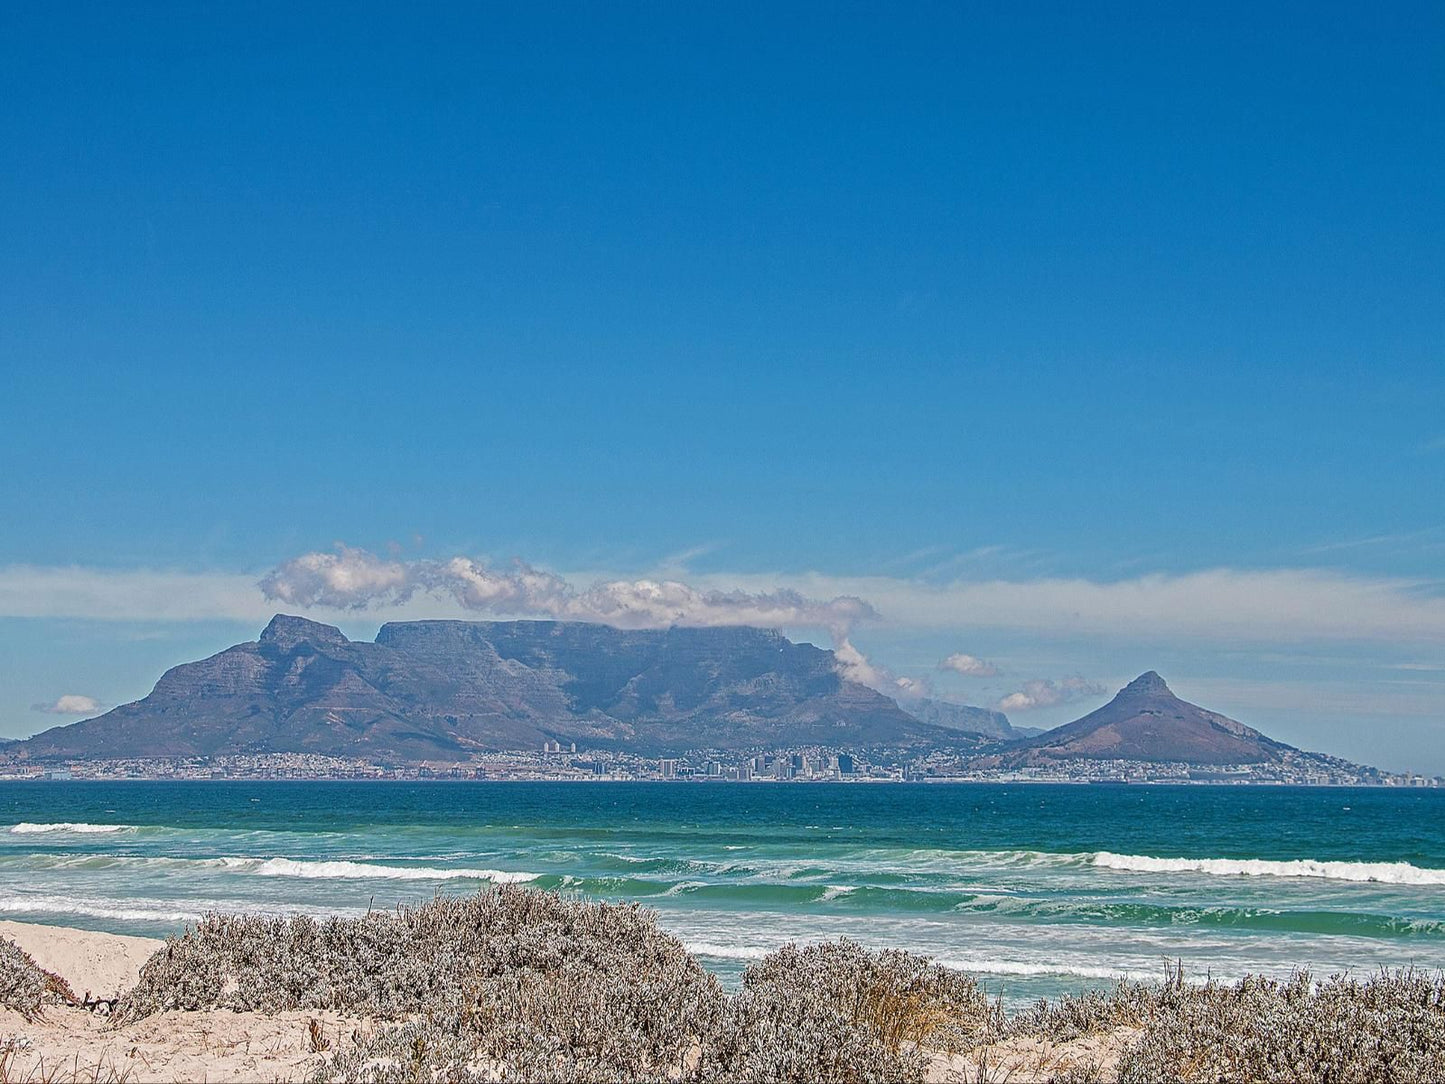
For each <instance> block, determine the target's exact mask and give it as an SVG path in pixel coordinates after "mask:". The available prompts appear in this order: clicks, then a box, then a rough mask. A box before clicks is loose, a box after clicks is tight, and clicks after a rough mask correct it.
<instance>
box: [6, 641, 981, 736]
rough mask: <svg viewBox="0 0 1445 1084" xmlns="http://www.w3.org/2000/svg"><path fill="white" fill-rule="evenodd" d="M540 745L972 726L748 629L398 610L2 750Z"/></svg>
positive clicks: (224, 664) (188, 674)
mask: <svg viewBox="0 0 1445 1084" xmlns="http://www.w3.org/2000/svg"><path fill="white" fill-rule="evenodd" d="M547 740H557V741H561V742H571V741H575V742H577V743H578V745H579V746H582V747H595V748H627V749H632V750H635V751H639V752H663V751H675V750H682V749H696V748H716V749H746V748H752V747H787V746H801V745H826V746H839V745H852V746H866V745H893V746H908V745H960V744H963V745H967V744H970V743H971V742H974V741H976V740H977V739H971V738H969V737H968V736H967V735H963V734H960V733H958V732H957V731H953V730H949V729H946V728H944V727H939V726H932V725H929V724H928V723H926V722H920V721H919V720H917V719H915V718H914V717H913V716H911V715H909V714H908V713H906V712H904V711H902V710H901V709H900V708H899V707H898V705H897V704H895V703H894V702H893V701H892V700H890V699H888V698H887V697H885V696H883V695H882V694H880V693H878V692H875V691H874V690H872V689H869V688H867V687H866V686H863V685H859V684H857V683H855V682H851V681H847V680H845V679H844V678H842V677H841V676H840V674H839V673H838V667H837V663H836V660H835V659H834V657H833V653H832V652H831V651H825V650H822V649H820V648H817V647H814V646H812V645H811V644H795V643H792V642H791V641H789V640H788V639H786V638H785V637H783V636H782V635H780V634H778V633H776V632H766V631H763V630H760V629H752V628H719V629H684V628H678V629H666V630H646V631H627V630H620V629H615V628H611V627H609V626H606V625H593V624H583V623H575V622H554V621H513V622H467V621H416V622H393V623H390V624H387V625H385V626H383V627H382V629H381V631H380V632H379V633H378V635H377V638H376V642H375V643H366V642H360V641H355V642H354V641H351V640H348V639H347V638H346V637H345V636H344V635H342V633H341V632H340V630H338V629H336V628H333V627H331V626H330V625H323V624H319V623H317V622H314V621H308V620H306V619H304V618H299V617H288V616H285V615H277V616H276V617H275V618H273V619H272V621H271V623H270V624H269V625H267V626H266V629H265V631H264V632H262V634H261V637H260V639H259V640H256V641H253V642H249V643H244V644H238V645H236V646H235V647H232V648H228V649H227V650H225V651H223V652H221V653H219V654H217V655H214V656H212V657H211V658H209V659H204V660H201V661H199V662H194V663H187V664H184V665H182V666H177V667H175V668H174V669H172V670H169V671H167V672H166V674H165V675H164V676H163V677H162V678H161V679H160V681H158V682H157V683H156V686H155V689H154V690H153V691H152V692H151V694H150V695H149V696H147V697H146V698H145V699H143V700H140V701H137V702H135V703H133V704H126V705H122V706H121V707H118V708H115V709H114V710H112V711H109V712H107V713H106V714H104V715H102V716H99V717H97V718H95V719H90V720H86V721H84V722H80V723H74V724H71V725H70V726H63V727H57V728H55V729H53V730H49V731H46V732H45V733H43V734H40V735H37V736H35V737H34V738H31V739H29V740H28V741H25V742H21V743H18V745H17V746H16V747H12V749H11V750H10V751H11V752H12V753H16V754H19V755H24V756H28V757H30V758H34V759H60V758H102V757H110V758H122V757H167V756H210V755H217V754H248V753H269V752H312V753H322V754H327V755H332V756H359V757H360V756H364V757H374V758H390V759H394V760H398V761H417V760H428V759H432V760H435V759H442V760H449V761H454V760H459V759H465V758H466V757H468V756H470V755H471V754H474V753H479V752H485V751H497V750H509V749H538V748H540V747H541V745H542V743H543V742H544V741H547Z"/></svg>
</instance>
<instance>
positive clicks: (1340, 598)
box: [698, 568, 1445, 644]
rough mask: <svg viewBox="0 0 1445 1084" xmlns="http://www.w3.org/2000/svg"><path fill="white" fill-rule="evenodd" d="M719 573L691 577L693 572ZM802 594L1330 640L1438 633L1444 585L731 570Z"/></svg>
mask: <svg viewBox="0 0 1445 1084" xmlns="http://www.w3.org/2000/svg"><path fill="white" fill-rule="evenodd" d="M715 578H716V577H711V576H710V577H699V578H698V579H699V581H700V583H701V584H704V585H705V584H708V583H710V582H714V580H715ZM759 581H763V582H768V583H771V584H786V585H787V586H789V587H792V588H794V589H796V590H798V591H802V592H804V593H805V594H812V595H819V594H849V595H856V596H858V597H860V598H866V599H867V600H868V601H869V602H871V603H872V604H873V605H874V606H875V607H876V608H877V609H878V612H879V613H880V614H881V615H882V618H883V620H884V622H885V623H886V624H888V625H892V626H896V627H900V628H916V629H929V628H932V629H957V630H970V629H999V630H1017V631H1023V632H1033V633H1041V634H1046V635H1050V636H1057V637H1072V636H1090V637H1093V636H1112V637H1119V638H1129V639H1133V640H1136V641H1137V640H1140V639H1149V640H1157V639H1161V638H1166V637H1167V638H1174V639H1188V640H1208V641H1214V642H1218V643H1225V644H1237V643H1241V642H1244V643H1276V644H1277V643H1301V642H1309V641H1322V640H1335V641H1345V642H1362V641H1375V642H1380V643H1396V644H1407V643H1445V593H1442V591H1441V587H1442V585H1441V584H1440V583H1438V582H1435V581H1426V580H1407V579H1402V578H1384V577H1371V576H1352V575H1348V574H1346V573H1343V572H1337V571H1333V570H1328V569H1274V570H1258V571H1250V570H1240V569H1228V568H1221V569H1209V570H1205V571H1200V572H1190V573H1185V574H1182V575H1165V574H1162V573H1156V574H1150V575H1144V576H1138V577H1134V578H1132V579H1126V580H1112V581H1099V580H1085V579H1058V578H1052V579H1035V580H957V581H954V582H951V583H945V584H936V583H930V582H926V581H922V580H909V579H896V578H892V577H884V576H854V577H840V576H828V575H823V574H821V573H806V574H802V575H795V576H766V577H763V576H731V577H728V582H729V583H731V584H732V585H734V586H736V587H741V588H743V589H747V588H748V587H750V586H751V585H752V584H754V583H756V582H759Z"/></svg>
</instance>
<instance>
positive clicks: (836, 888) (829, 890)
mask: <svg viewBox="0 0 1445 1084" xmlns="http://www.w3.org/2000/svg"><path fill="white" fill-rule="evenodd" d="M856 891H857V885H828V886H827V887H826V888H824V889H823V894H822V895H821V896H819V897H818V902H819V903H827V902H828V901H829V900H836V899H839V898H840V897H842V896H848V895H851V894H852V893H854V892H856Z"/></svg>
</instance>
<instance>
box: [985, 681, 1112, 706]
mask: <svg viewBox="0 0 1445 1084" xmlns="http://www.w3.org/2000/svg"><path fill="white" fill-rule="evenodd" d="M1107 691H1108V690H1107V689H1106V688H1105V687H1104V686H1103V685H1100V684H1099V683H1098V682H1097V681H1088V680H1086V679H1085V678H1081V677H1066V678H1063V679H1061V680H1059V681H1049V680H1046V679H1045V680H1039V681H1026V682H1024V685H1023V688H1021V689H1019V690H1017V691H1016V692H1011V693H1009V694H1008V695H1007V696H1005V697H1004V698H1003V699H1002V700H1000V701H999V702H998V708H999V710H1000V711H1028V710H1030V709H1032V708H1047V707H1050V706H1052V705H1054V704H1066V703H1068V702H1069V701H1071V700H1078V699H1081V698H1082V697H1085V696H1100V695H1102V694H1103V693H1105V692H1107Z"/></svg>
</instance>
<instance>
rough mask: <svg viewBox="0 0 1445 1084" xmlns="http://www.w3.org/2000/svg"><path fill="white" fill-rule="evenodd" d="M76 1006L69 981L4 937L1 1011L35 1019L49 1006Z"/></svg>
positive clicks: (0, 959) (0, 968)
mask: <svg viewBox="0 0 1445 1084" xmlns="http://www.w3.org/2000/svg"><path fill="white" fill-rule="evenodd" d="M60 1004H71V1005H73V1004H76V997H75V993H74V992H73V991H72V990H71V989H70V987H69V986H68V985H67V984H66V982H65V980H64V979H62V978H60V977H59V976H57V975H52V974H51V973H50V972H49V971H46V970H44V969H43V968H41V967H40V966H39V965H38V964H36V962H35V961H34V960H32V959H31V958H30V954H29V953H27V952H26V951H25V950H24V949H22V948H20V947H19V946H18V945H16V944H15V943H14V942H13V941H8V940H6V939H5V938H3V937H0V1009H10V1010H11V1011H13V1012H18V1013H19V1014H20V1015H21V1016H22V1017H24V1018H25V1019H26V1020H32V1019H34V1018H35V1017H36V1016H39V1015H40V1013H41V1012H42V1011H43V1010H44V1008H45V1006H46V1005H60Z"/></svg>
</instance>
